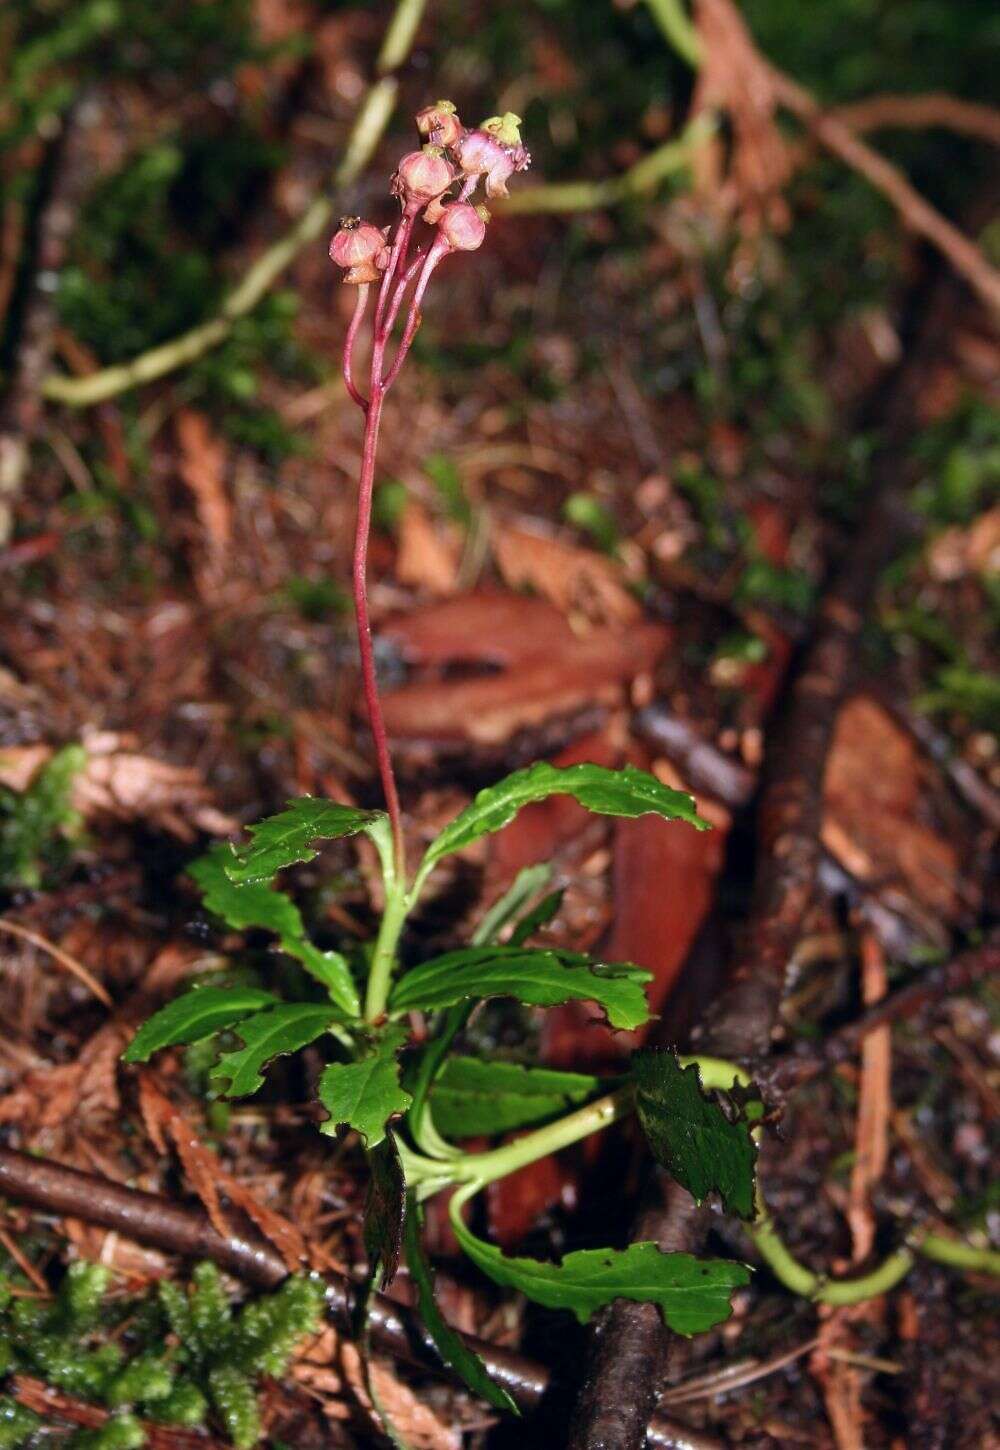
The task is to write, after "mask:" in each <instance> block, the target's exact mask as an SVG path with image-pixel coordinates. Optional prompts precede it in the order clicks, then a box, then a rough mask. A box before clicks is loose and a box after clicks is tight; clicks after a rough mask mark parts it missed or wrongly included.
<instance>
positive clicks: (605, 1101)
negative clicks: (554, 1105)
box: [436, 1084, 635, 1183]
mask: <svg viewBox="0 0 1000 1450" xmlns="http://www.w3.org/2000/svg"><path fill="white" fill-rule="evenodd" d="M634 1106H635V1101H634V1090H633V1088H632V1085H631V1084H629V1085H628V1086H627V1087H623V1088H618V1089H617V1091H616V1092H613V1093H607V1094H606V1095H605V1096H604V1097H603V1098H598V1099H597V1100H596V1102H593V1103H588V1104H587V1105H586V1107H583V1108H578V1109H577V1110H576V1112H574V1113H569V1114H568V1115H567V1116H566V1117H565V1118H560V1119H559V1120H558V1121H557V1122H555V1123H549V1124H548V1125H547V1126H546V1127H544V1128H536V1129H535V1131H534V1132H533V1133H525V1135H524V1137H523V1138H515V1139H514V1141H513V1143H505V1144H504V1146H503V1147H502V1148H494V1149H493V1151H492V1152H490V1153H471V1154H469V1155H468V1156H467V1157H465V1158H460V1159H458V1160H457V1161H456V1162H454V1163H453V1164H452V1165H451V1167H452V1172H453V1174H454V1175H455V1177H456V1178H458V1179H460V1180H461V1181H466V1180H470V1179H471V1180H474V1181H475V1182H476V1183H493V1182H494V1181H495V1180H496V1179H497V1178H506V1177H507V1175H508V1173H515V1172H516V1171H517V1170H518V1168H525V1167H527V1165H528V1164H529V1163H535V1162H537V1160H538V1159H539V1158H547V1157H548V1156H549V1154H550V1153H558V1152H559V1150H560V1148H568V1147H569V1146H570V1144H571V1143H579V1142H580V1141H581V1139H583V1138H589V1137H590V1135H591V1133H599V1132H600V1131H601V1129H602V1128H608V1127H610V1126H611V1124H612V1123H616V1122H618V1121H619V1119H621V1118H627V1117H628V1115H629V1114H630V1113H631V1112H632V1110H633V1108H634ZM436 1166H438V1167H440V1165H436Z"/></svg>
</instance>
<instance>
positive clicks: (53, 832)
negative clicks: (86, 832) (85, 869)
mask: <svg viewBox="0 0 1000 1450" xmlns="http://www.w3.org/2000/svg"><path fill="white" fill-rule="evenodd" d="M86 759H87V757H86V753H85V751H84V750H83V747H82V746H80V745H67V746H66V747H65V749H63V750H59V751H57V752H56V754H55V755H53V757H52V759H51V760H50V761H49V762H48V763H47V764H46V765H44V766H43V767H42V768H41V770H39V771H38V773H37V774H36V776H35V778H34V780H33V781H32V782H31V784H30V785H29V787H28V789H27V790H25V791H13V790H9V789H8V788H7V787H6V786H0V889H4V888H5V889H7V890H10V889H11V888H13V887H17V886H32V887H37V886H40V885H41V884H42V882H43V881H44V880H45V878H46V876H47V875H48V874H49V873H50V872H51V871H54V870H56V869H58V868H59V867H60V866H61V865H63V864H64V863H65V861H66V860H67V858H68V857H69V854H70V852H71V850H72V845H73V842H74V840H75V839H76V838H77V837H78V835H79V831H80V817H79V815H78V814H77V812H76V811H75V810H74V809H73V807H72V805H71V804H70V792H71V791H72V788H73V781H74V779H75V778H76V776H77V775H78V774H79V772H80V771H81V770H82V769H83V766H84V765H85V763H86Z"/></svg>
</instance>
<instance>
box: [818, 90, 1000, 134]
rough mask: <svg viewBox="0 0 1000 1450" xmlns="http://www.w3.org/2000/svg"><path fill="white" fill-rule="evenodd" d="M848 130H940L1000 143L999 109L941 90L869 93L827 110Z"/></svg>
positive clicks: (828, 113)
mask: <svg viewBox="0 0 1000 1450" xmlns="http://www.w3.org/2000/svg"><path fill="white" fill-rule="evenodd" d="M827 115H828V116H832V117H834V118H835V119H836V120H838V121H840V122H841V123H842V124H843V125H845V126H848V127H849V128H850V129H851V130H852V131H859V132H861V131H881V130H893V129H899V130H907V131H911V130H913V131H915V130H925V129H926V130H930V129H932V128H933V127H940V128H941V129H942V130H947V131H955V132H956V133H958V134H959V135H962V136H974V137H975V138H976V139H977V140H979V141H987V142H989V144H990V145H991V146H1000V111H997V110H995V109H994V108H993V107H992V106H984V105H980V104H979V103H978V102H977V101H964V100H962V99H961V97H960V96H949V95H946V94H945V93H944V92H943V91H931V92H928V93H927V94H925V95H920V96H869V97H868V98H867V99H866V100H863V101H854V102H852V103H851V104H850V105H849V106H835V107H834V108H833V109H832V110H830V111H828V112H827Z"/></svg>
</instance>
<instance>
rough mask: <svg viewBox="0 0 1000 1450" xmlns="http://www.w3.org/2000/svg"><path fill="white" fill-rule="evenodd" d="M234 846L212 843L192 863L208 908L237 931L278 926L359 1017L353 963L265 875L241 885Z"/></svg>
mask: <svg viewBox="0 0 1000 1450" xmlns="http://www.w3.org/2000/svg"><path fill="white" fill-rule="evenodd" d="M232 859H233V855H232V848H231V847H229V846H227V845H220V846H213V847H212V849H211V850H210V851H209V852H208V853H207V854H206V855H204V856H202V857H200V858H199V859H198V860H197V861H195V862H194V863H193V864H192V865H191V866H189V867H188V875H189V876H190V877H191V879H192V880H193V881H195V882H196V883H197V884H198V886H199V887H200V888H201V893H202V898H203V900H204V902H205V905H206V907H207V908H208V910H209V911H212V912H214V913H215V915H216V916H220V917H221V918H222V920H223V921H225V922H227V923H228V925H229V926H231V927H233V928H234V929H235V930H236V931H246V930H248V929H251V928H259V929H261V930H263V931H273V932H274V933H275V935H276V936H277V937H278V940H279V941H280V943H281V949H282V951H284V952H287V953H288V955H289V956H291V957H295V958H296V959H297V960H298V961H299V962H301V963H302V965H303V966H304V967H305V969H306V971H307V972H309V974H310V975H311V976H313V977H315V978H316V980H317V981H319V982H322V984H323V986H324V987H325V988H326V989H327V991H328V992H329V994H330V1000H331V1001H332V1002H335V1003H336V1005H337V1006H338V1007H339V1008H340V1009H341V1011H342V1012H343V1013H344V1014H345V1015H346V1016H348V1017H357V1016H358V1013H359V1012H360V1010H361V1007H360V1003H359V1002H358V993H357V988H356V987H355V985H354V980H353V978H352V976H351V970H350V967H349V966H348V964H347V961H346V959H345V958H344V957H343V956H341V954H340V952H324V951H320V949H319V947H317V946H314V945H313V943H312V942H311V941H310V940H309V939H308V937H307V936H306V930H305V926H304V925H303V922H302V917H301V915H300V913H299V909H298V907H297V906H296V905H295V903H294V901H290V900H289V899H288V897H287V896H285V894H284V893H283V892H281V891H275V890H274V888H273V887H272V886H268V885H267V884H266V882H263V881H252V882H249V883H247V884H246V885H243V886H238V885H237V884H236V883H235V882H234V881H233V880H231V878H230V875H229V864H230V863H231V862H232Z"/></svg>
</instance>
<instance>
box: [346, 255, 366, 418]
mask: <svg viewBox="0 0 1000 1450" xmlns="http://www.w3.org/2000/svg"><path fill="white" fill-rule="evenodd" d="M370 291H371V283H370V282H362V283H361V286H360V287H359V288H358V300H357V302H356V303H355V304H354V316H353V317H352V318H351V325H350V327H349V328H348V329H347V337H346V338H345V339H344V382H345V383H346V384H347V391H348V392H349V393H350V395H351V397H352V398H353V399H354V401H355V402H356V403H357V405H358V407H359V408H360V409H361V410H362V412H364V411H366V410H367V408H368V402H367V400H366V399H365V397H364V396H363V395H362V393H361V391H360V390H359V389H358V387H357V386H356V384H355V382H354V370H353V354H354V343H355V341H356V339H357V336H358V331H359V329H360V327H361V321H362V318H363V317H364V315H365V308H366V307H367V306H368V294H369V292H370Z"/></svg>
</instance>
